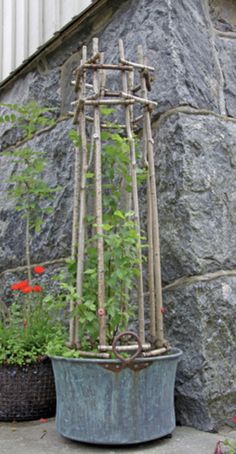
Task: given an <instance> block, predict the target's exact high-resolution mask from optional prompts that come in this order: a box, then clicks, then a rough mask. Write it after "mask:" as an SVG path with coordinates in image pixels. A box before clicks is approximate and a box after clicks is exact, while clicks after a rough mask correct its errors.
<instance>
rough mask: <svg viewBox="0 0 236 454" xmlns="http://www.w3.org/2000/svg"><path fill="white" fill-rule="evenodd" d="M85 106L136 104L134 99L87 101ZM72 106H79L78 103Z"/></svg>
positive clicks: (73, 103)
mask: <svg viewBox="0 0 236 454" xmlns="http://www.w3.org/2000/svg"><path fill="white" fill-rule="evenodd" d="M84 104H85V105H87V106H99V105H103V104H104V105H106V104H121V105H125V106H126V105H129V104H134V100H133V99H122V98H120V99H86V100H85V101H84ZM71 105H72V106H75V105H78V101H73V102H72V103H71Z"/></svg>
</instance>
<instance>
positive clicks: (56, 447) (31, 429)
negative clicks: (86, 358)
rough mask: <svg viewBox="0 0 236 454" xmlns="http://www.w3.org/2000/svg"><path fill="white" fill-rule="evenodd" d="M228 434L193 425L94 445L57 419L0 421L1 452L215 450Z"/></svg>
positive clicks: (187, 453) (206, 453)
mask: <svg viewBox="0 0 236 454" xmlns="http://www.w3.org/2000/svg"><path fill="white" fill-rule="evenodd" d="M225 437H228V438H230V439H234V440H236V431H231V430H229V429H225V430H222V431H221V433H219V434H212V433H206V432H200V431H198V430H195V429H192V428H190V427H177V428H176V430H175V431H174V433H173V436H172V438H171V439H163V440H157V441H153V442H150V443H145V444H140V445H134V446H128V447H122V448H121V447H116V446H95V445H88V444H84V443H77V442H73V441H70V440H67V439H65V438H63V437H61V436H60V435H58V434H57V432H56V430H55V421H54V419H50V420H48V421H47V422H45V423H41V422H39V421H35V422H24V423H1V424H0V454H58V452H59V453H60V454H71V453H75V452H77V453H78V454H87V453H91V454H92V453H97V454H100V453H103V452H105V453H107V454H114V453H117V454H118V453H119V454H120V453H122V454H128V453H134V452H137V453H148V454H172V453H173V454H213V453H214V449H215V445H216V442H217V441H218V440H219V439H221V440H223V439H224V438H225Z"/></svg>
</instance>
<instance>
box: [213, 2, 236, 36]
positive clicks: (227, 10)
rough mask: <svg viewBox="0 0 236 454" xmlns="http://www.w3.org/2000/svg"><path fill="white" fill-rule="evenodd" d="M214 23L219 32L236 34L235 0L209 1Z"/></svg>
mask: <svg viewBox="0 0 236 454" xmlns="http://www.w3.org/2000/svg"><path fill="white" fill-rule="evenodd" d="M209 6H210V13H211V17H212V22H213V24H214V26H215V28H216V29H217V30H221V31H223V32H236V3H235V1H234V0H209Z"/></svg>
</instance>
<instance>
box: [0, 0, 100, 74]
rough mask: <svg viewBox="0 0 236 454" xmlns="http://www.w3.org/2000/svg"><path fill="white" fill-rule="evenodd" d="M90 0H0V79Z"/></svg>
mask: <svg viewBox="0 0 236 454" xmlns="http://www.w3.org/2000/svg"><path fill="white" fill-rule="evenodd" d="M91 3H92V0H0V80H3V79H5V78H6V77H7V76H8V75H9V73H10V72H11V71H13V70H14V69H15V68H17V66H19V65H20V64H21V63H22V62H23V60H25V59H26V58H27V57H29V56H30V55H31V54H33V53H34V52H35V51H36V50H37V48H38V47H39V46H40V45H42V44H44V43H45V42H46V41H47V40H48V39H49V38H51V37H52V36H53V33H55V32H56V31H58V30H60V28H62V27H63V26H64V25H65V24H66V23H67V22H69V21H70V20H71V19H72V17H74V16H76V15H78V14H79V13H80V12H81V11H82V10H83V9H85V8H87V7H88V6H89V5H90V4H91Z"/></svg>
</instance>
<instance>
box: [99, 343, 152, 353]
mask: <svg viewBox="0 0 236 454" xmlns="http://www.w3.org/2000/svg"><path fill="white" fill-rule="evenodd" d="M138 347H139V346H138V344H132V345H118V346H117V347H116V350H117V351H118V352H132V351H135V350H137V349H138ZM150 348H151V344H143V345H142V351H146V350H149V349H150ZM98 349H99V350H100V351H112V350H113V347H112V345H99V347H98Z"/></svg>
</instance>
